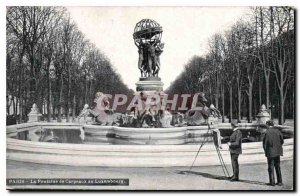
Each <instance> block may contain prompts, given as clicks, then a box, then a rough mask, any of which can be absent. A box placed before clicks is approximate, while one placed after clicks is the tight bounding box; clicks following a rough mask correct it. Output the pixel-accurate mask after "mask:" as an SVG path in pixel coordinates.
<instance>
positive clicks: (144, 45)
mask: <svg viewBox="0 0 300 196" xmlns="http://www.w3.org/2000/svg"><path fill="white" fill-rule="evenodd" d="M161 36H162V27H161V26H160V25H159V24H158V23H157V22H156V21H154V20H151V19H143V20H141V21H140V22H138V23H137V24H136V26H135V28H134V33H133V39H134V43H135V45H136V46H137V47H138V53H139V60H138V68H139V70H140V71H141V77H142V78H147V77H158V72H159V70H160V58H159V56H160V55H161V53H162V52H163V48H164V43H161V41H160V39H161Z"/></svg>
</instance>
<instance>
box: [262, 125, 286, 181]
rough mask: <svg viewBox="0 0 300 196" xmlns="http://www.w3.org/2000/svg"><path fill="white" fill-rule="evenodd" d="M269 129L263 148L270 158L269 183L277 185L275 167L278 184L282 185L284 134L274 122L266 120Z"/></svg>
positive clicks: (268, 158)
mask: <svg viewBox="0 0 300 196" xmlns="http://www.w3.org/2000/svg"><path fill="white" fill-rule="evenodd" d="M266 124H267V126H268V129H267V132H266V134H265V137H264V139H263V148H264V151H265V155H266V157H267V160H268V173H269V184H268V185H271V186H275V177H274V167H275V171H276V176H277V184H276V185H279V186H282V176H281V170H280V156H283V149H282V144H283V135H282V133H281V132H280V131H279V130H278V129H276V128H275V127H274V122H273V121H272V120H269V121H267V122H266Z"/></svg>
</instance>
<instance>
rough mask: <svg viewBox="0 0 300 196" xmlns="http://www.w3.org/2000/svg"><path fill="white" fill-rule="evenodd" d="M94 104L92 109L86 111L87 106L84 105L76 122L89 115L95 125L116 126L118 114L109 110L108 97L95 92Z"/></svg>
mask: <svg viewBox="0 0 300 196" xmlns="http://www.w3.org/2000/svg"><path fill="white" fill-rule="evenodd" d="M94 103H95V104H96V106H95V107H94V109H88V105H85V107H84V109H83V110H82V112H81V113H80V115H79V116H78V120H79V119H80V118H81V117H86V116H89V115H91V116H92V117H94V118H95V121H96V123H97V124H100V125H107V126H111V125H115V124H116V125H117V124H118V121H119V119H120V118H121V117H120V114H119V113H114V112H113V110H111V109H110V104H109V100H108V97H107V96H106V95H105V94H103V93H102V92H97V93H96V95H95V99H94Z"/></svg>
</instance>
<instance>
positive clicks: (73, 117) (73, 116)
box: [72, 95, 76, 122]
mask: <svg viewBox="0 0 300 196" xmlns="http://www.w3.org/2000/svg"><path fill="white" fill-rule="evenodd" d="M75 111H76V97H75V95H74V96H73V109H72V119H73V120H72V121H73V122H74V120H75Z"/></svg>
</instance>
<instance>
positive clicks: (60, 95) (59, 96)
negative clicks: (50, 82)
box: [57, 73, 64, 122]
mask: <svg viewBox="0 0 300 196" xmlns="http://www.w3.org/2000/svg"><path fill="white" fill-rule="evenodd" d="M63 86H64V80H63V75H62V73H61V75H60V89H59V95H58V104H57V105H58V111H57V113H58V114H57V122H61V113H62V92H63Z"/></svg>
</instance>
